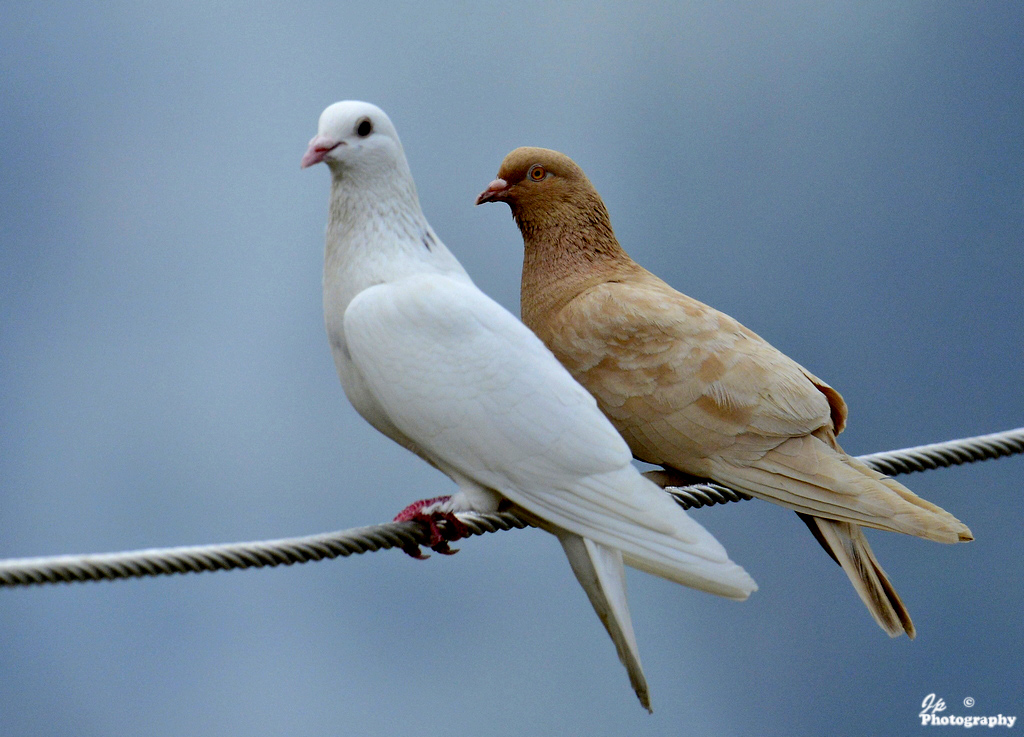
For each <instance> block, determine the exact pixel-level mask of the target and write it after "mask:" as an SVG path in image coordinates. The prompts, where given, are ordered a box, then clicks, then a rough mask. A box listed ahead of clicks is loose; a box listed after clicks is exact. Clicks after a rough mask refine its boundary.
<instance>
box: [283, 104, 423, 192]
mask: <svg viewBox="0 0 1024 737" xmlns="http://www.w3.org/2000/svg"><path fill="white" fill-rule="evenodd" d="M404 160H405V153H404V152H403V151H402V144H401V142H400V141H399V140H398V133H397V132H396V131H395V126H393V125H392V124H391V120H390V119H389V118H388V116H387V115H386V114H385V113H384V111H383V110H381V109H380V108H379V107H377V106H376V105H372V104H371V103H369V102H360V101H358V100H342V101H341V102H336V103H334V104H333V105H331V106H330V107H328V108H327V109H326V110H324V111H323V112H322V113H321V114H320V124H319V126H318V128H317V134H316V135H315V136H313V140H311V141H310V142H309V149H308V150H307V151H306V155H305V156H303V157H302V164H301V166H302V168H303V169H305V168H306V167H307V166H313V164H319V163H320V162H321V161H322V162H324V163H325V164H327V166H329V167H330V169H331V172H332V173H333V174H335V175H338V174H341V173H342V172H344V171H347V170H351V169H358V168H364V169H365V168H368V169H380V168H384V169H391V168H393V166H394V164H395V163H396V162H400V161H404Z"/></svg>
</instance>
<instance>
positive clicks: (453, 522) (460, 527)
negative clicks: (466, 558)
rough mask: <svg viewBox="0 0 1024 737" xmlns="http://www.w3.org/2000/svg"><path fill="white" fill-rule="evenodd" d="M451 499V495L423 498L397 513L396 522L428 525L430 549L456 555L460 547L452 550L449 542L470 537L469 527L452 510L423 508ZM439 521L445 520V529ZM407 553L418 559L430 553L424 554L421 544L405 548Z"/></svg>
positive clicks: (426, 556)
mask: <svg viewBox="0 0 1024 737" xmlns="http://www.w3.org/2000/svg"><path fill="white" fill-rule="evenodd" d="M449 499H451V497H450V496H439V497H435V498H434V499H422V500H420V501H418V502H414V503H412V504H410V505H409V506H408V507H406V508H405V509H403V510H402V511H401V512H399V513H398V514H396V515H395V519H394V520H393V521H394V522H418V523H419V524H421V525H423V526H424V527H426V529H427V532H428V533H429V535H430V538H429V540H428V542H427V545H429V546H430V549H431V550H433V551H435V552H437V553H440V554H441V555H455V554H456V553H457V552H459V551H458V549H455V550H452V549H451V548H449V547H448V543H449V542H454V541H455V540H458V539H460V538H463V537H469V529H468V528H467V527H466V526H465V525H464V524H462V522H460V521H459V518H458V517H456V516H455V515H454V514H453V513H452V512H441V511H433V512H424V511H422V510H424V509H426V508H428V507H433V506H435V505H437V504H440V503H441V502H446V501H448V500H449ZM438 522H444V523H445V524H444V529H443V530H442V529H441V527H440V526H438V524H437V523H438ZM403 550H405V552H406V553H408V554H409V555H411V556H412V557H413V558H416V559H417V560H426V559H427V558H429V557H430V556H429V555H424V554H423V553H422V552H420V546H419V545H410V546H409V547H406V548H403Z"/></svg>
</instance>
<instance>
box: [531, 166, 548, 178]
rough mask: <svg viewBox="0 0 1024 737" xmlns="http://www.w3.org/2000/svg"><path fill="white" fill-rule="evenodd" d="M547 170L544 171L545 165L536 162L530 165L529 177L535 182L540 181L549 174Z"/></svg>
mask: <svg viewBox="0 0 1024 737" xmlns="http://www.w3.org/2000/svg"><path fill="white" fill-rule="evenodd" d="M547 174H548V173H547V172H546V171H544V167H543V166H541V165H540V164H534V165H533V166H531V167H530V173H529V177H530V179H532V180H533V181H535V182H539V181H540V180H541V179H543V178H544V177H546V176H547Z"/></svg>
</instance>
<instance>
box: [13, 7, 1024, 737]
mask: <svg viewBox="0 0 1024 737" xmlns="http://www.w3.org/2000/svg"><path fill="white" fill-rule="evenodd" d="M3 16H4V20H3V22H2V23H0V110H2V115H0V556H2V557H14V556H19V557H20V556H29V555H48V554H56V553H78V552H101V551H112V550H124V549H134V548H140V547H153V546H164V545H179V544H199V543H208V542H227V541H237V540H252V539H261V538H269V537H282V536H288V535H298V534H307V533H315V532H321V531H326V530H332V529H340V528H346V527H352V526H357V525H366V524H374V523H377V522H382V521H385V520H388V519H390V518H391V517H392V516H393V515H394V514H395V512H397V511H398V510H399V509H401V508H402V507H403V506H404V505H405V504H407V503H409V502H411V501H413V500H415V499H419V498H424V497H429V496H436V495H439V494H444V493H449V492H451V491H452V489H453V487H452V484H451V483H450V482H449V481H448V480H447V479H446V478H445V477H443V476H441V475H440V474H439V473H437V472H436V471H433V470H432V469H429V468H428V467H427V466H426V465H425V464H423V463H422V462H421V461H419V460H418V459H416V458H414V457H413V456H412V455H410V454H408V453H407V452H405V451H403V450H402V449H400V448H398V447H397V446H395V445H394V444H392V443H391V442H390V441H388V440H387V439H385V438H384V437H383V436H380V435H378V434H377V433H376V432H375V431H374V430H372V429H371V428H370V427H369V425H367V424H366V423H365V422H363V421H362V420H361V419H360V418H359V417H358V415H357V414H356V413H355V412H354V411H353V410H352V408H351V407H350V406H349V405H348V404H347V402H346V400H345V398H344V395H343V393H342V390H341V387H340V385H339V383H338V380H337V377H336V375H335V372H334V367H333V364H332V362H331V358H330V354H329V350H328V347H327V343H326V339H325V337H324V331H323V325H322V315H321V304H320V269H321V258H322V248H323V229H324V223H325V220H326V203H327V190H328V172H327V170H326V169H325V168H324V167H318V168H316V169H313V170H310V171H300V170H299V166H298V163H299V159H300V157H301V156H302V154H303V152H304V151H305V146H306V142H307V141H308V140H309V138H310V137H311V136H312V135H313V134H314V133H315V132H316V122H317V117H318V115H319V113H320V111H321V110H322V109H323V108H324V107H326V106H327V105H328V104H330V103H332V102H334V101H336V100H339V99H346V98H355V99H365V100H369V101H372V102H374V103H376V104H378V105H380V106H381V107H383V108H384V109H385V110H386V111H387V112H388V113H389V114H390V116H391V118H392V120H393V121H394V123H395V125H396V126H397V128H398V130H399V133H400V135H401V136H402V139H403V143H404V145H405V149H406V152H407V155H408V157H409V160H410V165H411V167H412V171H413V173H414V175H415V176H416V179H417V183H418V187H419V192H420V198H421V201H422V204H423V207H424V210H425V212H426V214H427V216H428V218H429V219H430V220H431V222H432V224H433V226H434V228H435V229H436V231H437V232H438V234H439V235H440V236H441V238H442V239H443V240H444V241H445V242H446V243H447V245H448V246H449V247H450V248H451V250H452V251H453V252H454V253H455V254H456V255H457V256H458V257H459V258H460V259H461V260H462V262H463V263H464V264H465V266H466V268H467V269H468V271H469V272H470V274H471V275H473V277H474V278H475V279H476V281H477V283H478V284H479V285H480V287H481V288H482V289H483V290H484V291H486V292H487V293H488V294H490V295H492V296H493V297H494V298H495V299H497V300H498V301H499V302H501V303H502V304H504V305H505V306H506V307H508V308H509V309H510V310H512V311H513V312H517V311H518V280H519V268H520V265H521V258H522V246H521V241H520V238H519V234H518V232H517V231H516V228H515V226H514V224H513V222H512V220H511V218H510V217H509V214H508V211H507V208H505V207H504V206H488V207H481V208H474V207H473V199H474V197H475V195H476V194H477V193H478V192H479V191H480V190H481V189H482V188H483V187H484V186H485V185H486V184H487V182H489V181H490V180H491V179H492V178H493V176H494V174H495V172H496V171H497V168H498V164H499V163H500V161H501V159H502V158H503V157H504V155H505V154H506V153H507V152H508V151H509V150H510V149H511V148H513V147H516V146H520V145H535V146H546V147H550V148H556V149H560V150H562V151H565V152H566V153H568V154H569V155H571V156H572V157H573V158H574V159H575V160H576V161H577V162H578V163H580V165H581V166H583V168H584V169H585V170H586V171H587V173H588V174H589V176H590V178H591V180H592V181H593V182H594V183H595V185H596V186H597V187H598V189H599V190H600V191H601V192H602V194H603V195H604V197H605V200H606V202H607V204H608V207H609V209H610V211H611V213H612V219H613V223H614V225H615V226H616V229H617V232H618V234H619V236H620V239H621V240H622V242H623V244H624V246H625V247H626V248H627V250H629V251H630V253H631V254H632V255H633V256H634V257H635V258H636V259H637V260H638V261H640V262H641V263H643V264H644V265H645V266H647V267H648V268H650V269H651V270H653V271H655V272H656V273H658V274H659V275H660V276H662V277H663V278H665V279H666V280H668V281H669V282H670V283H672V284H673V285H674V286H676V287H677V288H679V289H681V290H682V291H684V292H687V293H688V294H691V295H693V296H695V297H697V298H699V299H701V300H703V301H705V302H708V303H710V304H712V305H714V306H716V307H718V308H719V309H722V310H724V311H726V312H728V313H730V314H732V315H733V316H735V317H737V318H738V319H740V320H741V321H742V322H744V323H745V324H747V325H748V326H749V327H751V328H752V329H754V330H756V331H757V332H758V333H760V334H761V335H763V336H764V337H766V338H767V339H768V340H770V341H771V342H772V343H774V344H775V345H776V346H777V347H779V348H781V349H782V350H784V351H785V352H786V353H788V354H789V355H791V356H792V357H793V358H795V359H796V360H798V361H800V362H801V363H803V364H804V365H806V366H807V367H808V368H810V369H811V370H812V371H814V372H815V373H816V374H818V375H820V376H821V377H822V378H824V379H825V380H826V381H828V382H830V383H831V384H832V385H834V386H835V387H836V388H838V389H839V390H840V391H841V392H842V393H843V394H844V396H845V397H846V400H847V402H848V403H849V405H850V408H851V410H850V423H849V429H848V430H847V432H846V433H845V434H844V435H843V438H842V440H843V443H844V445H845V446H846V448H847V449H848V450H849V451H850V452H853V453H868V452H874V451H877V450H884V449H889V448H896V447H904V446H908V445H915V444H919V443H927V442H934V441H939V440H945V439H949V438H954V437H962V436H966V435H973V434H980V433H985V432H992V431H997V430H1003V429H1008V428H1010V427H1017V426H1020V425H1022V424H1024V389H1022V388H1021V378H1022V368H1021V367H1022V365H1024V290H1022V288H1021V287H1022V282H1024V249H1022V244H1024V149H1022V132H1024V7H1022V6H1019V5H1018V4H1015V3H994V2H993V3H987V2H982V3H928V2H892V1H886V2H867V3H856V4H854V3H811V2H793V3H787V4H780V3H735V2H714V3H701V4H694V3H680V2H664V3H658V2H638V3H628V4H626V3H622V4H593V5H586V4H581V3H546V2H545V3H541V2H536V3H532V2H527V3H521V4H517V5H510V4H490V3H455V4H449V5H446V6H443V7H442V6H439V5H437V4H429V3H414V2H409V3H400V2H387V1H384V2H377V3H351V4H342V5H339V4H326V3H314V2H306V3H293V4H290V5H288V6H287V7H284V6H277V5H271V4H263V5H256V6H252V5H248V4H241V3H219V4H197V3H175V2H168V3H161V4H159V5H154V4H138V3H123V2H114V3H107V4H100V5H88V4H82V3H67V2H55V3H48V4H46V5H45V6H44V5H38V4H37V5H35V6H28V7H26V6H24V5H17V6H15V5H14V4H8V6H7V7H5V8H4V11H3ZM1022 476H1024V460H1022V459H1020V458H1015V459H1005V460H1001V461H996V462H988V463H984V464H976V465H971V466H968V467H963V468H958V469H952V470H943V471H935V472H930V473H926V474H919V475H915V476H911V477H907V478H906V479H905V481H906V483H907V484H908V485H909V486H911V487H912V488H913V489H914V490H915V491H917V492H919V493H920V494H922V495H923V496H925V497H926V498H928V499H930V500H932V501H934V502H936V503H938V504H940V505H942V506H943V507H945V508H947V509H949V510H950V511H951V512H953V513H954V514H956V515H957V516H958V517H960V518H961V519H963V520H964V521H965V522H966V523H968V524H969V525H970V526H971V528H972V530H973V531H974V534H975V536H976V538H977V540H976V542H973V543H971V544H969V545H957V546H941V545H937V544H934V543H928V542H925V541H921V540H917V539H912V538H909V537H905V536H898V535H894V534H886V533H871V532H869V536H870V539H871V541H872V545H873V546H874V548H875V551H876V553H877V554H878V557H879V558H880V560H881V561H882V563H883V565H884V566H885V568H886V569H887V571H888V572H889V574H890V576H891V577H892V579H893V581H894V583H895V585H896V587H897V588H898V590H899V591H900V593H901V595H902V596H903V598H904V601H905V602H906V604H907V606H908V608H909V609H910V612H911V614H912V615H913V617H914V621H915V623H916V624H917V627H918V631H919V635H918V638H917V640H916V641H913V642H910V641H908V640H907V639H906V638H901V639H898V640H890V639H889V638H888V637H886V636H885V635H884V634H883V633H882V631H881V630H880V629H879V628H878V627H877V626H876V625H875V624H874V622H873V621H872V620H871V619H870V617H869V616H868V614H867V612H866V610H865V609H864V607H863V606H862V605H861V604H860V602H859V600H858V599H857V598H856V596H855V594H854V593H853V591H852V589H851V587H850V585H849V584H848V583H847V581H846V578H845V576H843V574H842V573H841V571H840V570H839V568H838V567H837V566H835V565H834V564H833V563H832V562H831V561H830V560H829V559H828V558H827V557H826V556H825V555H824V554H823V553H822V552H821V551H820V549H818V546H817V544H816V543H815V542H814V540H813V539H812V538H811V536H810V535H809V534H807V531H806V529H805V528H804V526H803V525H802V524H801V523H800V522H799V521H798V520H797V518H796V517H795V515H793V514H792V513H790V512H788V511H786V510H783V509H781V508H779V507H774V506H771V505H768V504H765V503H762V502H757V501H752V502H745V503H743V504H736V505H731V506H729V507H726V508H719V509H710V510H702V511H700V512H697V513H695V517H697V519H699V521H700V522H701V523H702V524H704V525H706V526H707V527H708V528H709V529H711V530H712V531H713V532H714V533H715V534H716V536H718V537H719V539H720V540H721V541H722V542H723V543H724V544H725V545H726V547H727V549H728V550H729V552H730V554H731V556H732V558H733V559H734V560H736V561H737V562H739V563H740V564H742V565H744V566H745V567H746V568H747V570H748V571H750V573H751V574H752V575H753V576H754V577H755V578H756V579H757V581H758V583H759V584H760V586H761V589H760V591H758V592H757V593H756V594H755V595H754V596H752V597H751V599H750V600H749V601H747V602H745V603H742V604H737V603H734V602H728V601H722V600H718V599H715V598H713V597H710V596H708V595H705V594H701V593H698V592H695V591H691V590H688V589H685V588H682V587H680V586H676V585H673V584H670V583H668V582H666V581H662V580H659V579H655V578H651V577H649V576H644V575H642V574H639V573H637V574H635V575H632V576H631V578H630V598H631V603H632V609H633V615H634V619H635V625H636V629H637V637H638V640H639V644H640V649H641V654H642V656H643V660H644V664H645V667H646V670H647V675H648V679H649V681H650V685H651V690H652V699H653V703H654V709H655V713H654V715H653V716H649V715H648V714H646V713H645V712H644V711H643V710H642V709H641V708H640V707H639V706H638V705H637V703H636V700H635V698H634V696H633V694H632V692H631V691H630V689H629V684H628V681H627V679H626V676H625V673H624V671H623V669H622V668H621V666H620V665H619V663H618V662H617V659H616V657H615V653H614V649H613V647H612V645H611V643H610V641H609V640H608V638H607V636H606V635H605V633H604V631H603V629H602V628H601V625H600V623H599V622H598V620H597V618H596V617H595V616H594V614H593V612H592V611H591V610H590V607H589V604H588V603H587V601H586V598H585V596H584V594H583V592H582V591H581V590H580V589H579V587H578V586H577V585H576V583H575V581H574V580H573V578H572V574H571V572H570V570H569V567H568V565H567V564H566V561H565V560H564V558H563V556H562V553H561V551H560V549H559V547H558V545H557V544H556V543H555V541H554V539H553V538H550V537H548V536H546V535H545V534H543V533H541V532H539V531H520V532H514V533H505V534H501V535H490V536H487V537H485V538H476V539H474V540H471V541H466V542H464V543H463V544H462V545H461V546H460V547H461V548H462V550H461V552H460V553H459V554H458V555H457V556H455V557H452V558H441V557H439V556H435V557H433V558H432V559H430V560H429V561H428V562H425V563H423V562H417V561H413V560H411V559H408V558H407V557H405V556H403V555H402V554H400V553H394V552H390V553H379V554H374V555H366V556H359V557H357V558H352V559H348V560H342V561H337V562H325V563H319V564H312V565H307V566H301V567H295V568H291V569H285V570H270V571H250V572H234V573H218V574H204V575H200V576H188V577H177V578H170V579H154V580H145V581H132V582H117V583H105V584H94V585H75V586H61V587H52V588H39V589H33V590H5V591H0V632H2V633H3V634H2V636H0V674H2V677H0V735H4V737H7V736H8V735H9V736H11V737H21V736H23V735H24V736H28V735H32V736H33V737H46V736H47V735H68V734H75V735H78V736H79V737H90V736H92V735H97V736H99V735H103V736H104V737H106V736H107V735H112V734H117V735H153V736H163V735H214V736H217V735H284V734H289V735H290V734H313V733H322V734H371V735H373V734H402V733H416V734H442V733H444V734H467V735H468V734H472V735H491V734H495V735H505V734H519V733H522V734H624V733H628V734H643V735H680V734H717V735H743V734H760V735H804V734H824V733H828V734H851V735H853V734H876V735H885V734H901V735H905V734H909V733H913V731H914V730H916V729H920V727H918V726H916V725H918V724H919V722H918V720H917V713H918V712H919V711H920V705H921V702H922V700H923V698H924V697H925V696H926V695H927V694H929V693H936V694H937V695H938V696H940V697H942V698H944V699H945V701H946V702H947V704H949V705H950V709H949V711H948V712H947V713H953V714H975V715H985V714H988V713H993V714H995V713H1000V712H1001V713H1003V714H1017V715H1020V716H1024V683H1022V680H1021V663H1022V662H1024V617H1022V616H1021V612H1022V610H1024V589H1022V584H1021V581H1022V579H1024V538H1022V534H1021V530H1022V529H1024V497H1022V495H1021V484H1022V482H1021V478H1022ZM967 696H971V697H973V698H974V699H975V703H976V706H975V707H974V708H973V709H970V710H969V709H967V708H966V707H964V706H963V705H962V703H963V699H964V698H966V697H967Z"/></svg>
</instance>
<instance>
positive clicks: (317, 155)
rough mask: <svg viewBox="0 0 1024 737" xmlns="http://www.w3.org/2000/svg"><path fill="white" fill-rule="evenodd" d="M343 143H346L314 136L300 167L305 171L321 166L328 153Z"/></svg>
mask: <svg viewBox="0 0 1024 737" xmlns="http://www.w3.org/2000/svg"><path fill="white" fill-rule="evenodd" d="M343 143H344V141H335V140H334V139H333V138H328V137H327V136H313V140H311V141H310V142H309V148H308V149H306V155H305V156H303V157H302V163H300V164H299V166H300V167H301V168H303V169H305V168H306V167H307V166H313V164H319V163H320V162H321V161H323V160H324V157H325V156H327V154H328V153H330V152H331V151H333V150H334V149H336V148H337V147H338V146H341V145H342V144H343Z"/></svg>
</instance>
